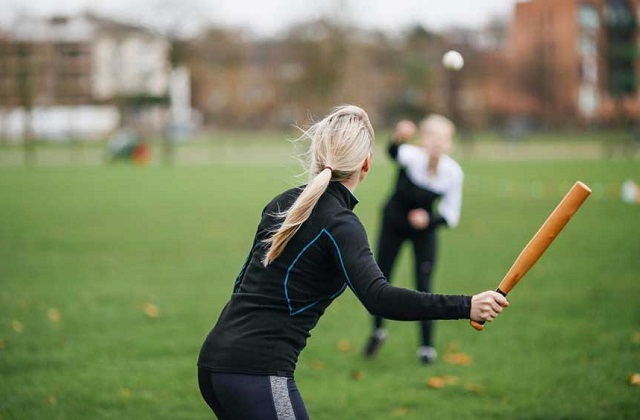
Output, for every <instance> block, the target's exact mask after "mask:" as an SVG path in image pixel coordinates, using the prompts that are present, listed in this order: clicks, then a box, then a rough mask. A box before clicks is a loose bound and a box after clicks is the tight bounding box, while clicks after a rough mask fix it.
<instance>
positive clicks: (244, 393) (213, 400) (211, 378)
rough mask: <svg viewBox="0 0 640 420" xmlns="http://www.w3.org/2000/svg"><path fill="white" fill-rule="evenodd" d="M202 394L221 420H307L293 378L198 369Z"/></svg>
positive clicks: (305, 411)
mask: <svg viewBox="0 0 640 420" xmlns="http://www.w3.org/2000/svg"><path fill="white" fill-rule="evenodd" d="M198 384H199V386H200V393H201V394H202V397H203V398H204V400H205V401H206V403H207V405H209V407H210V408H211V410H213V413H214V414H215V415H216V417H217V418H218V419H219V420H308V419H309V415H308V414H307V409H306V408H305V406H304V401H303V400H302V396H301V395H300V392H299V391H298V387H297V386H296V383H295V381H294V380H293V378H286V377H283V376H267V375H244V374H236V373H221V372H211V371H209V370H206V369H202V368H199V369H198Z"/></svg>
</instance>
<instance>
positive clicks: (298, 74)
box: [0, 0, 640, 166]
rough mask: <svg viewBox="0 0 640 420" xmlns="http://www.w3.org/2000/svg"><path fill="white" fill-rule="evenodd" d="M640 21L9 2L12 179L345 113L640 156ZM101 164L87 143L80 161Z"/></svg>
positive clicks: (388, 9)
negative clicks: (340, 108) (46, 167)
mask: <svg viewBox="0 0 640 420" xmlns="http://www.w3.org/2000/svg"><path fill="white" fill-rule="evenodd" d="M639 7H640V6H639V4H638V2H637V1H635V0H597V1H596V0H593V1H578V0H575V1H574V0H563V1H550V0H535V1H521V2H517V1H508V0H494V1H483V2H479V3H477V4H474V5H473V6H469V5H468V4H466V3H465V2H463V1H452V2H447V4H446V5H438V6H434V5H430V6H425V5H424V4H422V3H421V2H419V1H400V2H397V3H393V4H389V3H387V2H382V1H376V2H366V1H358V0H351V1H348V0H341V1H338V0H336V1H322V2H314V3H313V4H306V3H300V4H296V5H291V4H289V3H288V2H286V1H282V0H271V1H266V2H260V4H259V5H256V4H253V3H252V2H243V1H237V2H205V1H200V0H190V1H178V0H157V1H141V0H133V1H111V2H105V3H100V4H96V3H94V2H90V1H83V0H75V1H66V2H62V3H60V2H55V3H52V2H47V1H32V2H28V3H24V2H21V1H17V0H15V1H10V0H3V1H2V12H3V13H2V18H1V19H0V144H1V145H2V146H0V147H3V153H2V155H0V165H3V166H6V165H14V164H17V163H21V162H23V163H26V164H37V163H38V162H40V163H43V164H46V163H49V164H55V163H61V162H65V158H66V159H71V157H72V155H70V154H64V155H60V156H57V159H56V156H55V155H52V151H51V150H48V151H46V152H44V154H41V156H40V159H39V158H38V157H37V149H38V146H39V145H40V144H50V143H58V144H60V143H67V144H71V145H73V146H76V147H82V145H83V144H84V145H85V146H86V144H87V143H94V144H95V143H96V142H97V143H100V142H102V145H104V142H105V141H107V140H111V145H110V146H111V149H110V150H111V155H113V154H114V153H115V154H118V153H120V154H122V155H126V154H127V153H129V154H130V153H131V151H130V150H128V149H126V147H125V146H124V145H126V144H129V143H132V142H140V143H145V144H148V145H149V146H150V147H154V153H151V151H150V150H143V151H141V152H140V153H139V155H140V156H139V157H138V160H139V161H145V162H146V161H149V160H153V161H156V162H165V163H168V162H173V161H174V159H175V156H174V145H176V144H181V143H184V142H187V141H188V140H194V139H200V140H203V139H204V143H207V144H210V143H212V142H215V141H216V140H217V139H220V137H221V135H220V134H219V132H220V131H223V130H263V131H264V130H282V129H285V130H286V129H290V128H291V126H292V125H293V124H296V123H298V124H304V123H305V122H306V121H307V119H308V117H309V115H320V114H322V113H324V112H326V111H327V109H329V108H330V107H332V106H334V105H336V104H340V103H354V104H358V105H360V106H362V107H363V108H364V109H366V110H367V111H368V113H369V114H370V116H371V119H372V121H373V122H374V124H375V126H376V127H378V128H382V129H386V128H388V127H390V126H392V125H393V124H394V123H395V121H397V120H398V119H399V118H411V119H413V120H417V119H419V118H420V117H421V116H423V115H425V114H426V113H428V112H440V113H443V114H446V115H449V116H450V117H451V118H452V119H453V120H454V121H455V122H456V124H457V125H458V127H459V129H460V134H461V136H460V137H461V139H462V140H463V141H465V142H466V143H468V144H472V143H473V142H474V141H475V140H478V139H480V140H482V139H483V138H490V139H494V140H496V139H501V140H509V141H513V140H518V139H523V138H527V136H529V135H531V134H535V133H547V134H550V133H560V132H562V133H564V134H565V135H566V136H565V139H567V138H572V136H571V133H573V134H575V133H579V134H585V133H587V134H586V135H585V136H584V137H581V139H582V140H584V142H583V143H582V144H581V146H582V147H576V150H575V153H582V154H587V155H589V154H591V155H597V157H602V156H603V155H604V156H611V155H622V156H625V157H631V158H633V157H637V155H638V147H640V146H638V145H639V144H640V128H639V127H638V119H639V118H640V93H639V91H638V83H637V80H638V77H640V59H639V58H638V57H639V56H638V48H639V47H638V45H639V41H638V40H639V39H640V34H639V33H638V27H639V24H640V22H638V20H639V18H640V12H639V11H638V10H639V9H638V8H639ZM451 49H453V50H457V51H459V52H460V53H461V54H462V55H463V57H464V67H463V68H462V69H461V70H459V71H456V70H451V69H447V68H446V67H444V66H443V65H442V62H441V58H442V55H443V54H444V53H445V52H446V51H447V50H451ZM611 131H615V132H616V134H617V135H611ZM588 133H592V134H593V133H598V134H597V136H595V137H594V136H593V135H588ZM594 139H597V140H598V142H596V143H595V144H594V142H593V140H594ZM590 140H591V141H590ZM201 143H202V142H201ZM16 144H22V145H23V146H24V148H23V151H22V152H23V153H22V156H19V155H17V154H16V153H18V151H17V150H16V149H15V148H12V147H10V146H12V145H16ZM155 146H157V147H155ZM160 146H163V147H160ZM574 146H580V145H577V144H574ZM155 149H157V150H155ZM470 150H471V149H470ZM482 150H483V149H482V147H480V150H477V152H478V153H482ZM93 151H94V152H95V151H96V149H95V148H93ZM101 157H104V156H101V155H96V154H95V153H94V154H92V153H91V148H89V150H87V148H86V147H85V149H84V151H83V153H81V154H79V157H78V156H76V163H87V164H97V163H99V162H100V161H101ZM191 159H192V160H198V158H197V157H195V156H192V157H191ZM199 159H200V160H202V159H203V157H202V155H201V154H200V157H199ZM178 160H179V161H180V158H178ZM182 161H184V162H185V163H188V162H189V154H188V153H187V154H185V156H184V157H183V159H182Z"/></svg>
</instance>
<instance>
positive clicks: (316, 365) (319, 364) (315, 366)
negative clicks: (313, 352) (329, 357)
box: [311, 360, 324, 370]
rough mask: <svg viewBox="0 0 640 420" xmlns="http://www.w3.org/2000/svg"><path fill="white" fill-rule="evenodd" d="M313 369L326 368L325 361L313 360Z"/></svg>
mask: <svg viewBox="0 0 640 420" xmlns="http://www.w3.org/2000/svg"><path fill="white" fill-rule="evenodd" d="M311 369H313V370H322V369H324V363H322V362H321V361H319V360H316V361H313V362H311Z"/></svg>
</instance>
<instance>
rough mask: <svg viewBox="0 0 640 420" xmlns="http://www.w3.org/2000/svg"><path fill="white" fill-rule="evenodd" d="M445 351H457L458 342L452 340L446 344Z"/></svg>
mask: <svg viewBox="0 0 640 420" xmlns="http://www.w3.org/2000/svg"><path fill="white" fill-rule="evenodd" d="M444 352H445V353H457V352H458V342H457V341H452V342H450V343H449V344H447V348H446V349H445V351H444Z"/></svg>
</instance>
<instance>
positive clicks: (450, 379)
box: [441, 375, 458, 385]
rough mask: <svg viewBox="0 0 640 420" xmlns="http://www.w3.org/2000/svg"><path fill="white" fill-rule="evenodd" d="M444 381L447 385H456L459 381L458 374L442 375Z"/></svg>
mask: <svg viewBox="0 0 640 420" xmlns="http://www.w3.org/2000/svg"><path fill="white" fill-rule="evenodd" d="M441 378H442V381H443V382H444V383H445V384H446V385H455V384H457V383H458V377H457V376H450V375H445V376H442V377H441Z"/></svg>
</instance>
